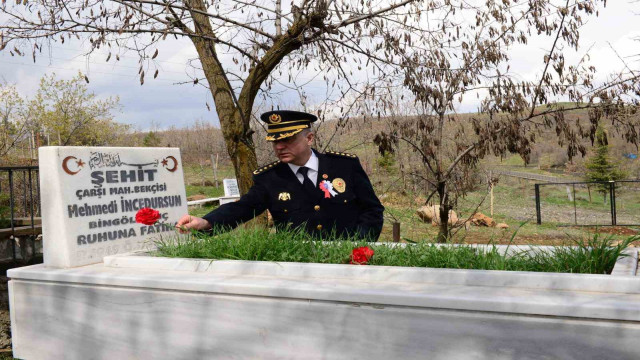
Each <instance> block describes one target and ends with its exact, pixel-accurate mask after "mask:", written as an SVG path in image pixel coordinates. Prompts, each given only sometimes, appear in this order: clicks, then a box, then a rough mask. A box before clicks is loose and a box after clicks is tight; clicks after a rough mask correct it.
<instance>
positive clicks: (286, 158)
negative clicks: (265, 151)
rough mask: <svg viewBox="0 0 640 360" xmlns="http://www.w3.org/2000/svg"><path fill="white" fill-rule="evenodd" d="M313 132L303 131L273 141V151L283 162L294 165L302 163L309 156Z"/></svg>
mask: <svg viewBox="0 0 640 360" xmlns="http://www.w3.org/2000/svg"><path fill="white" fill-rule="evenodd" d="M313 137H314V135H313V133H312V132H306V131H303V132H301V133H299V134H296V135H294V136H291V137H288V138H285V139H282V140H278V141H273V143H272V145H273V151H274V152H275V153H276V156H277V157H278V159H279V160H280V161H282V162H283V163H292V164H294V165H300V166H302V165H304V164H305V163H306V162H307V160H309V157H310V156H311V144H313Z"/></svg>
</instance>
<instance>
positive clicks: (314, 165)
mask: <svg viewBox="0 0 640 360" xmlns="http://www.w3.org/2000/svg"><path fill="white" fill-rule="evenodd" d="M287 165H289V168H290V169H291V171H293V173H294V174H295V175H296V177H297V178H298V180H299V181H300V184H302V183H303V182H304V176H302V174H300V173H298V169H300V168H301V167H302V166H298V165H294V164H292V163H288V164H287ZM304 166H306V167H308V168H309V170H307V176H308V177H309V180H311V182H312V183H313V186H316V185H318V166H319V162H318V157H317V156H316V153H314V152H313V151H312V152H311V157H310V158H309V160H308V161H307V163H306V164H304Z"/></svg>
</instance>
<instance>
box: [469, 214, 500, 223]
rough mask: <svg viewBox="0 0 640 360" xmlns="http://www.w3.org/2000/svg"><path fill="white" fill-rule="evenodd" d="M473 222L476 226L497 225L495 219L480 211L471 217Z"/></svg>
mask: <svg viewBox="0 0 640 360" xmlns="http://www.w3.org/2000/svg"><path fill="white" fill-rule="evenodd" d="M471 223H472V224H473V225H475V226H489V227H494V226H496V222H495V220H493V219H492V218H490V217H488V216H487V215H485V214H483V213H480V212H477V213H475V214H473V216H472V217H471Z"/></svg>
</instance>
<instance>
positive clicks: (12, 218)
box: [9, 170, 16, 261]
mask: <svg viewBox="0 0 640 360" xmlns="http://www.w3.org/2000/svg"><path fill="white" fill-rule="evenodd" d="M9 207H10V208H11V234H13V235H12V239H11V248H12V249H13V254H12V258H13V261H16V228H15V219H14V214H13V213H14V203H13V170H9Z"/></svg>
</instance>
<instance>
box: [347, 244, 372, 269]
mask: <svg viewBox="0 0 640 360" xmlns="http://www.w3.org/2000/svg"><path fill="white" fill-rule="evenodd" d="M373 254H374V251H373V249H372V248H370V247H368V246H362V247H359V248H355V249H353V251H352V252H351V255H350V256H349V258H350V259H351V261H350V262H349V263H350V264H351V265H367V262H368V261H369V260H370V259H371V257H372V256H373Z"/></svg>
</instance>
